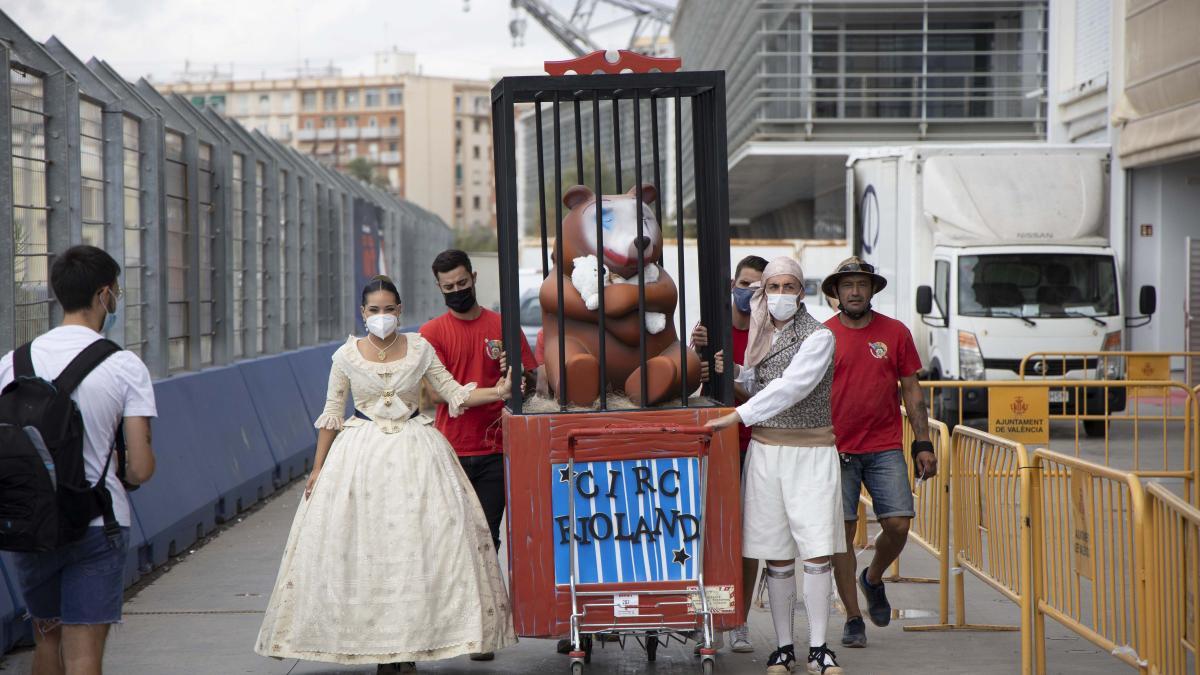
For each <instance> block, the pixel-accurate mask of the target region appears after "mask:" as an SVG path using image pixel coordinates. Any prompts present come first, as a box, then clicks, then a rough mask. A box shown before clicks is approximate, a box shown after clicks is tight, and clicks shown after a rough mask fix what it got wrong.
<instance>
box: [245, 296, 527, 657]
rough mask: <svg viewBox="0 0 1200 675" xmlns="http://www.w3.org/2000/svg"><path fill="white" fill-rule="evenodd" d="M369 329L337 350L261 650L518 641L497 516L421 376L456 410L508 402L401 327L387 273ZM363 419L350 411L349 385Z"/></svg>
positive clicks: (506, 385)
mask: <svg viewBox="0 0 1200 675" xmlns="http://www.w3.org/2000/svg"><path fill="white" fill-rule="evenodd" d="M362 313H363V320H364V321H365V323H366V326H367V329H368V334H367V336H366V337H365V338H357V337H354V336H350V338H349V339H348V340H347V341H346V343H345V344H344V345H342V346H341V347H339V348H338V350H337V351H336V352H335V353H334V355H333V367H332V368H331V369H330V372H329V391H328V395H327V400H326V403H325V410H324V412H323V414H322V415H321V416H320V417H319V418H318V419H317V421H316V427H317V429H319V430H320V431H319V433H318V436H317V455H316V460H315V462H314V465H313V470H312V474H311V476H310V477H309V479H308V484H307V486H306V488H305V494H304V499H303V500H302V501H301V502H300V507H299V509H298V510H297V511H296V518H295V521H294V522H293V523H292V530H291V533H290V534H289V535H288V542H287V546H286V547H285V548H284V551H283V561H282V562H281V563H280V566H279V576H278V577H277V579H276V581H275V589H274V591H273V592H272V593H271V600H270V602H269V604H268V605H267V612H266V617H265V618H264V619H263V624H262V629H261V630H260V631H259V635H258V643H257V645H256V646H255V651H257V652H258V653H259V654H262V655H264V656H271V657H276V658H299V659H305V660H311V661H328V662H335V663H345V664H364V663H380V664H384V665H380V666H379V670H378V672H406V671H409V670H412V669H413V668H414V664H413V662H416V661H430V660H435V659H445V658H450V657H453V656H458V655H460V654H469V653H477V652H489V651H495V650H497V649H500V648H503V647H507V646H509V645H511V644H514V643H515V642H516V635H515V634H514V632H513V625H512V612H511V608H510V607H509V604H508V594H507V592H506V590H505V588H504V583H503V580H502V579H501V577H500V567H499V563H498V561H497V559H496V552H495V550H494V549H493V548H492V538H491V534H490V531H489V530H488V523H487V520H486V519H485V518H484V515H483V510H482V509H481V508H480V506H479V500H478V499H477V498H476V496H475V491H474V490H473V489H472V488H471V484H470V482H468V480H467V478H466V476H465V474H463V471H462V468H461V467H460V465H459V463H458V460H457V459H456V458H455V455H454V451H453V450H452V449H451V447H450V445H449V443H447V442H446V439H445V437H443V436H442V435H441V434H440V433H438V431H437V430H436V429H434V428H433V427H432V426H430V424H429V423H430V420H429V418H427V417H425V416H423V415H419V414H418V412H417V409H418V391H419V388H420V384H421V381H422V380H423V379H424V380H425V381H427V382H428V383H429V385H430V386H432V387H433V389H435V390H436V391H437V392H438V394H439V395H440V396H441V397H442V398H443V399H444V400H445V401H446V402H447V404H448V405H449V407H450V414H451V415H458V414H459V413H461V412H462V410H463V409H464V408H469V407H473V406H478V405H484V404H487V403H492V402H495V401H499V400H503V399H506V398H508V395H509V392H510V387H511V379H510V376H509V375H505V376H504V378H503V379H501V380H500V382H499V383H497V385H496V386H495V387H492V388H486V389H483V388H476V386H475V384H474V383H471V384H466V385H460V384H459V383H457V382H455V381H454V379H453V378H452V377H451V376H450V374H449V373H447V372H446V369H445V367H444V366H443V365H442V363H441V362H440V361H439V360H438V358H437V356H436V355H435V354H434V350H433V348H432V347H431V346H430V345H429V343H427V342H426V341H425V340H424V339H423V338H421V336H420V335H419V334H417V333H403V334H402V333H399V332H397V330H396V326H397V325H398V324H399V318H400V296H399V293H397V291H396V287H395V285H393V284H392V282H391V281H390V280H389V279H388V278H387V277H376V278H375V279H374V280H372V281H371V283H369V284H368V285H367V287H366V288H364V289H363V293H362ZM347 394H352V395H353V399H354V408H355V411H354V415H353V416H352V417H350V418H349V419H346V420H344V421H343V419H342V418H343V413H344V411H345V401H346V395H347Z"/></svg>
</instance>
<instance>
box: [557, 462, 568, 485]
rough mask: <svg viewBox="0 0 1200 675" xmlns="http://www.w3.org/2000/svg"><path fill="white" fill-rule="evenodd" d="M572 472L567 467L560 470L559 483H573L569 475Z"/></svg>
mask: <svg viewBox="0 0 1200 675" xmlns="http://www.w3.org/2000/svg"><path fill="white" fill-rule="evenodd" d="M570 470H571V469H570V468H569V467H565V466H564V467H563V468H561V469H559V470H558V482H560V483H569V482H570V481H571V474H570V473H569V471H570Z"/></svg>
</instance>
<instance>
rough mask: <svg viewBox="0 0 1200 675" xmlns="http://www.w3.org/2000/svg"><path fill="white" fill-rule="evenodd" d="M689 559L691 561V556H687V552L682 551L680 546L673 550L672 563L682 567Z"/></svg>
mask: <svg viewBox="0 0 1200 675" xmlns="http://www.w3.org/2000/svg"><path fill="white" fill-rule="evenodd" d="M691 559H692V556H690V555H688V552H687V551H686V550H684V548H683V547H682V546H681V547H679V548H678V549H676V550H675V558H674V559H673V560H672V562H676V563H679V564H680V565H682V564H684V563H686V562H687V561H688V560H691Z"/></svg>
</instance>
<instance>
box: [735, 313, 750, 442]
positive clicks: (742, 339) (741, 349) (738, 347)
mask: <svg viewBox="0 0 1200 675" xmlns="http://www.w3.org/2000/svg"><path fill="white" fill-rule="evenodd" d="M748 344H750V329H749V328H746V329H742V328H738V327H737V326H734V328H733V362H734V363H736V364H738V365H739V366H744V365H746V345H748ZM738 447H739V448H741V450H742V452H745V451H746V448H749V447H750V427H748V426H746V425H745V424H738Z"/></svg>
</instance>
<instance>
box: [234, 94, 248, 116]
mask: <svg viewBox="0 0 1200 675" xmlns="http://www.w3.org/2000/svg"><path fill="white" fill-rule="evenodd" d="M233 100H234V102H235V103H236V104H237V111H238V112H239V113H242V114H243V115H244V114H246V113H248V112H250V95H249V94H238V95H237V96H235V97H234V99H233Z"/></svg>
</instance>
